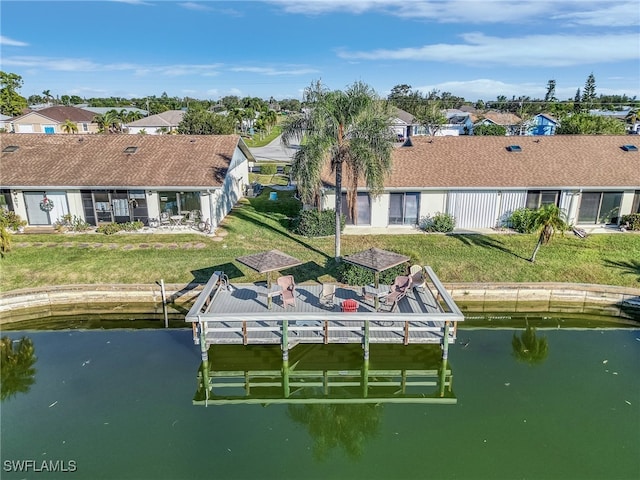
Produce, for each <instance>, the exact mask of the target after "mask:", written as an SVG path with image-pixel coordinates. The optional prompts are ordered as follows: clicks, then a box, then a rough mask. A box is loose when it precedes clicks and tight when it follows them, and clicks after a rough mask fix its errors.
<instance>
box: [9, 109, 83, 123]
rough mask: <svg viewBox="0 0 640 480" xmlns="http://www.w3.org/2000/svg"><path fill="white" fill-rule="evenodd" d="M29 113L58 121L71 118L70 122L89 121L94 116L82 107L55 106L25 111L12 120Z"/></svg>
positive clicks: (61, 121)
mask: <svg viewBox="0 0 640 480" xmlns="http://www.w3.org/2000/svg"><path fill="white" fill-rule="evenodd" d="M30 113H36V114H38V115H42V116H43V117H47V118H49V119H51V120H55V121H56V122H58V123H64V122H65V121H66V120H71V121H72V122H87V123H91V122H92V121H93V118H94V117H95V116H96V114H95V113H93V112H89V111H87V110H83V109H82V108H76V107H65V106H55V107H48V108H43V109H41V110H35V111H30V112H27V113H25V114H24V115H21V116H19V117H16V118H14V121H15V120H20V119H21V118H22V117H24V116H25V115H28V114H30Z"/></svg>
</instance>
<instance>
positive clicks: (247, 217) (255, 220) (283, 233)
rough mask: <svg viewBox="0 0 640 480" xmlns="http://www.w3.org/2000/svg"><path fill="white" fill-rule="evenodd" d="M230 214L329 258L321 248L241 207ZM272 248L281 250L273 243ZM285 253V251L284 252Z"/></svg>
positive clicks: (279, 246) (280, 247)
mask: <svg viewBox="0 0 640 480" xmlns="http://www.w3.org/2000/svg"><path fill="white" fill-rule="evenodd" d="M231 215H232V216H234V217H236V218H239V219H241V220H243V221H245V222H249V223H253V224H254V225H257V226H259V227H260V228H262V229H268V230H271V231H272V232H275V233H277V234H278V235H281V236H282V237H284V238H286V239H288V240H290V241H293V242H295V243H297V244H299V245H302V246H303V247H304V248H307V249H309V250H311V251H313V252H315V253H317V254H318V255H322V256H323V257H326V258H329V255H327V254H326V253H325V252H323V251H322V250H318V249H317V248H315V247H313V246H311V245H309V244H308V243H306V242H304V241H302V240H300V239H299V238H296V237H295V236H293V235H291V234H289V233H288V232H287V231H286V230H284V229H279V228H275V227H274V226H272V225H269V224H268V223H266V222H264V221H261V220H260V219H259V218H256V216H253V215H251V214H250V213H249V212H247V211H246V210H244V209H242V208H238V209H236V210H234V211H233V212H232V214H231ZM274 248H278V249H280V250H282V249H283V248H282V246H281V245H274ZM285 253H286V252H285Z"/></svg>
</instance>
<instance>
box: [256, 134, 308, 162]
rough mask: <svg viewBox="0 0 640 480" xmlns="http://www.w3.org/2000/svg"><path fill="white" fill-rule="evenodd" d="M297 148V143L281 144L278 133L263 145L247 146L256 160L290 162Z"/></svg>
mask: <svg viewBox="0 0 640 480" xmlns="http://www.w3.org/2000/svg"><path fill="white" fill-rule="evenodd" d="M298 148H299V146H298V145H294V146H292V147H285V146H284V145H283V144H282V137H281V136H280V135H278V136H277V137H276V138H275V139H274V140H273V141H272V142H271V143H269V144H268V145H265V146H264V147H256V148H249V151H250V152H251V153H252V154H253V156H254V157H255V159H256V161H258V162H264V161H272V162H291V157H293V154H294V153H295V152H296V150H297V149H298Z"/></svg>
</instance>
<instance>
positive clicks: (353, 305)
mask: <svg viewBox="0 0 640 480" xmlns="http://www.w3.org/2000/svg"><path fill="white" fill-rule="evenodd" d="M358 307H360V304H359V303H358V301H357V300H354V299H353V298H347V299H346V300H345V301H343V302H342V305H341V306H340V309H341V310H342V311H343V312H357V311H358Z"/></svg>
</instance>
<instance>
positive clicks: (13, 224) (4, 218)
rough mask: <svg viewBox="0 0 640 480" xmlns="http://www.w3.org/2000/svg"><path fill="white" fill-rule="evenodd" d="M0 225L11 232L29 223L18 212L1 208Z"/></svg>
mask: <svg viewBox="0 0 640 480" xmlns="http://www.w3.org/2000/svg"><path fill="white" fill-rule="evenodd" d="M0 224H1V225H2V226H4V227H6V228H9V229H11V230H18V228H20V227H24V226H25V225H26V224H27V221H26V220H23V219H22V218H21V217H20V215H17V214H16V212H12V211H10V210H5V209H4V208H0Z"/></svg>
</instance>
